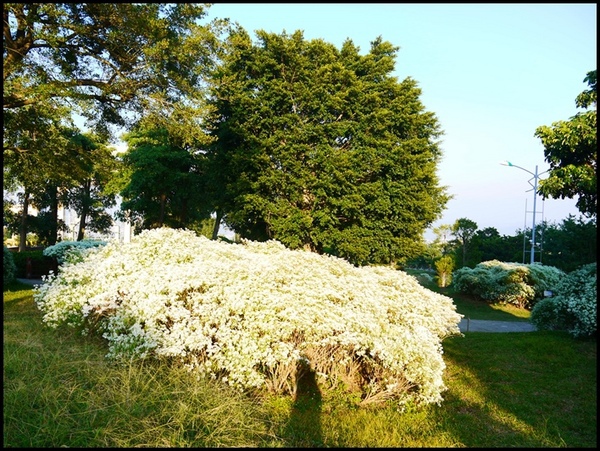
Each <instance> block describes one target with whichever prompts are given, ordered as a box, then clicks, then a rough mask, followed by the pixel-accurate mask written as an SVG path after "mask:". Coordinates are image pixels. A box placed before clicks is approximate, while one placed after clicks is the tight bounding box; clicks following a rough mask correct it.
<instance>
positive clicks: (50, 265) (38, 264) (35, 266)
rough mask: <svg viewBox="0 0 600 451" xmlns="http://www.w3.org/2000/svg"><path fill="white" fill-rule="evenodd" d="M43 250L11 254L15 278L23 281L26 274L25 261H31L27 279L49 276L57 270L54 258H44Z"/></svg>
mask: <svg viewBox="0 0 600 451" xmlns="http://www.w3.org/2000/svg"><path fill="white" fill-rule="evenodd" d="M43 252H44V251H43V249H36V250H29V251H23V252H12V256H13V260H14V262H15V266H16V267H17V271H16V277H17V278H21V279H25V278H28V274H27V260H28V259H31V272H30V274H29V278H31V279H39V278H41V277H42V276H46V275H48V274H50V271H54V272H55V273H56V271H57V270H58V268H57V266H58V264H57V262H56V259H55V258H52V257H46V256H45V255H44V254H43Z"/></svg>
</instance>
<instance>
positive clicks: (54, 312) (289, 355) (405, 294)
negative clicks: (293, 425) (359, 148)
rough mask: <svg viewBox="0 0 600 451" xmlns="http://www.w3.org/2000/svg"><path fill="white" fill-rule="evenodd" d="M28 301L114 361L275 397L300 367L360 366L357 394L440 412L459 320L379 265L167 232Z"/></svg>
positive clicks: (321, 370)
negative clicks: (176, 369)
mask: <svg viewBox="0 0 600 451" xmlns="http://www.w3.org/2000/svg"><path fill="white" fill-rule="evenodd" d="M34 299H35V302H36V304H37V306H38V307H39V309H40V310H41V311H42V312H43V315H44V316H43V320H44V322H45V323H47V324H48V325H50V326H53V327H56V326H58V325H59V324H63V323H65V324H69V325H72V326H79V327H82V328H83V331H84V333H88V332H91V331H99V332H101V333H102V334H103V337H104V338H106V339H107V340H108V343H109V356H110V357H113V358H120V357H126V358H130V357H131V356H146V355H153V356H156V357H169V358H173V359H175V360H177V361H180V362H182V363H184V364H186V365H188V366H189V367H190V368H193V369H196V370H199V371H201V372H203V373H205V374H208V375H210V376H212V377H214V378H219V379H222V380H223V381H226V382H228V383H229V384H231V385H233V386H236V387H240V388H252V387H280V388H279V389H280V390H283V391H285V387H286V386H287V387H288V391H290V390H293V389H289V386H290V384H289V380H288V381H287V382H286V383H285V384H282V383H281V381H279V382H278V381H274V380H270V378H271V379H272V378H274V377H277V375H279V377H281V375H282V374H284V375H286V376H285V377H287V378H288V379H290V380H292V382H293V380H295V379H294V378H295V376H297V375H295V374H294V370H293V369H294V368H296V367H297V366H298V365H299V364H300V363H302V362H308V363H309V364H310V365H311V366H312V367H313V368H314V369H315V370H316V371H317V374H318V375H319V376H320V377H321V378H323V379H324V380H326V379H327V378H328V376H331V377H330V381H332V380H333V379H335V377H334V370H333V368H335V367H336V366H337V367H339V366H340V365H341V366H346V367H347V368H350V367H352V365H354V366H357V365H358V366H360V365H363V366H365V365H366V366H368V367H369V368H371V373H370V374H372V375H373V377H372V378H371V380H368V381H365V383H364V384H363V386H362V387H363V391H364V390H367V389H368V391H369V392H370V393H371V394H373V393H380V394H382V393H386V391H387V392H388V393H387V394H388V395H390V394H393V395H394V396H393V397H394V398H395V399H398V400H399V402H404V401H408V400H414V401H417V402H424V403H439V402H441V400H442V397H441V393H442V392H443V391H444V390H445V388H446V387H445V385H444V382H443V380H442V375H443V371H444V368H445V364H444V361H443V359H442V353H443V348H442V340H443V339H444V338H445V337H448V336H450V335H459V334H460V330H459V328H458V323H459V321H460V319H461V317H462V315H460V314H458V313H457V312H456V307H455V305H454V303H453V301H452V299H451V298H449V297H446V296H443V295H440V294H437V293H434V292H433V291H430V290H427V289H425V288H423V287H422V286H421V285H420V284H419V283H418V281H417V280H416V279H415V278H414V277H412V276H409V275H408V274H406V273H404V272H402V271H397V270H394V269H392V268H389V267H382V266H374V267H362V268H358V267H355V266H353V265H351V264H350V263H348V262H347V261H345V260H342V259H339V258H335V257H329V256H323V255H318V254H316V253H312V252H308V251H301V250H296V251H292V250H288V249H286V248H285V247H284V246H283V245H282V244H280V243H278V242H276V241H268V242H263V243H259V242H252V241H246V242H244V243H242V244H230V243H225V242H221V241H211V240H209V239H207V238H204V237H201V236H197V235H195V234H194V233H193V232H191V231H187V230H173V229H168V228H161V229H155V230H148V231H144V232H142V233H141V234H140V235H138V236H137V237H135V239H134V240H132V242H131V243H126V244H122V243H117V242H111V243H108V244H107V245H106V246H104V247H102V248H98V249H97V250H96V251H94V252H90V253H88V254H87V255H86V256H85V257H84V258H83V260H82V261H81V262H79V263H76V264H67V265H66V266H65V267H64V268H63V269H62V270H61V272H60V274H58V275H56V276H54V275H52V276H50V277H48V279H47V280H46V283H45V284H43V285H41V286H39V287H38V288H36V290H35V292H34ZM317 355H319V356H321V357H322V358H321V361H319V362H316V361H311V356H317ZM327 359H329V362H326V360H327ZM286 368H288V369H289V368H292V370H291V371H288V372H287V373H286V370H285V369H286ZM336 371H338V373H337V374H340V371H339V368H337V370H336ZM288 373H289V374H288ZM341 373H343V371H341ZM282 387H283V388H282ZM398 387H405V389H404V390H403V392H398ZM406 387H410V389H409V388H406ZM394 390H396V392H394ZM388 397H392V396H388Z"/></svg>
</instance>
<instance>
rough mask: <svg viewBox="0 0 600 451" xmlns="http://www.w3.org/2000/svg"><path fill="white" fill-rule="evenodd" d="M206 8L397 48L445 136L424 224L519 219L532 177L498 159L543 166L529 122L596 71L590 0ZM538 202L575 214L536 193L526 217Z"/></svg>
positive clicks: (497, 223)
mask: <svg viewBox="0 0 600 451" xmlns="http://www.w3.org/2000/svg"><path fill="white" fill-rule="evenodd" d="M208 14H209V15H208V19H212V18H216V17H219V18H225V17H228V18H230V19H231V20H232V21H236V22H238V23H239V24H240V25H241V26H242V27H244V28H245V29H246V30H247V31H248V32H249V33H250V34H251V35H253V33H254V31H255V30H258V29H263V30H266V31H270V32H274V33H281V32H283V31H284V30H285V31H286V32H287V33H288V34H290V33H293V32H294V31H296V30H303V32H304V37H305V39H307V40H310V39H316V38H322V39H324V40H325V41H327V42H330V43H332V44H334V45H335V46H336V47H338V48H340V47H341V45H342V43H343V42H344V40H345V39H346V38H349V39H351V40H352V41H353V42H354V44H355V45H357V46H359V47H360V49H361V52H362V53H363V54H364V53H367V52H368V50H369V48H370V42H371V41H373V40H374V39H375V38H376V37H378V36H381V37H382V38H383V39H384V40H386V41H390V42H391V43H392V44H394V45H396V46H399V47H400V50H399V52H398V55H397V60H396V70H395V73H394V75H395V76H397V77H398V79H399V80H403V79H404V78H406V77H411V78H413V79H415V80H416V81H417V82H418V85H419V87H420V88H421V90H422V96H421V101H422V102H423V104H424V105H425V107H426V109H427V110H429V111H432V112H433V113H435V114H436V116H437V117H438V119H439V121H440V125H441V128H442V129H443V130H444V132H445V134H444V136H443V138H442V145H441V146H442V151H443V153H444V158H443V160H442V162H441V163H440V165H439V173H438V174H439V177H440V181H441V184H442V185H444V186H447V187H448V192H449V193H450V194H452V195H454V199H453V200H451V201H450V202H449V203H448V205H447V208H446V210H445V212H444V214H443V216H442V218H441V219H440V220H439V221H437V222H436V223H435V224H434V225H436V226H437V225H440V224H452V223H453V222H454V221H455V220H456V219H458V218H463V217H464V218H468V219H471V220H473V221H475V222H476V223H477V225H478V226H479V228H480V229H483V228H485V227H495V228H496V229H498V231H499V232H500V233H501V234H503V235H514V234H515V231H516V230H517V229H522V228H523V227H524V226H525V225H527V227H531V225H532V214H531V213H528V214H527V217H526V216H525V208H526V205H525V204H526V202H527V210H528V211H531V210H532V209H533V193H532V192H531V191H529V192H528V190H530V189H531V186H530V185H529V184H528V180H529V179H531V178H532V176H531V175H530V174H528V173H526V172H524V171H522V170H520V169H517V168H509V167H505V166H501V165H500V164H499V162H500V161H502V160H509V161H511V162H512V163H514V164H516V165H518V166H522V167H523V168H525V169H527V170H529V171H531V172H535V167H536V165H537V166H538V171H539V173H542V172H543V171H545V170H547V169H548V167H549V166H548V165H547V164H546V162H545V159H544V149H543V146H542V144H541V142H540V140H539V139H538V138H536V137H535V136H534V133H535V129H536V128H537V127H538V126H541V125H551V124H552V123H553V122H555V121H558V120H568V119H569V118H570V117H571V116H573V115H574V114H575V113H577V112H578V110H577V109H576V107H575V97H576V96H577V95H578V94H579V93H580V92H582V91H583V90H585V89H587V85H586V84H585V83H584V82H583V79H584V78H585V76H586V74H587V72H589V71H591V70H594V69H596V53H597V45H596V42H597V35H596V14H597V7H596V4H595V3H579V4H516V3H499V4H491V3H488V4H473V5H471V4H402V3H385V4H378V3H374V4H366V3H363V4H354V3H352V4H350V3H348V4H346V3H322V4H318V3H282V4H266V3H217V4H213V5H212V6H211V7H210V9H209V10H208ZM541 177H542V178H543V177H544V176H543V175H542V176H541ZM542 205H543V210H544V218H545V219H546V220H548V221H551V222H557V223H560V222H561V221H562V220H563V219H564V218H566V217H567V215H568V214H570V213H571V214H574V215H576V216H578V215H579V212H578V210H577V209H576V208H575V200H552V199H549V200H547V201H545V202H544V203H543V204H542V201H541V198H540V197H538V202H537V208H536V210H537V211H538V214H537V215H536V223H539V221H540V219H541V218H540V216H541V213H539V212H541V211H542ZM525 221H527V222H526V223H525ZM432 236H433V235H432V234H431V233H430V232H428V233H427V234H426V237H428V238H431V237H432Z"/></svg>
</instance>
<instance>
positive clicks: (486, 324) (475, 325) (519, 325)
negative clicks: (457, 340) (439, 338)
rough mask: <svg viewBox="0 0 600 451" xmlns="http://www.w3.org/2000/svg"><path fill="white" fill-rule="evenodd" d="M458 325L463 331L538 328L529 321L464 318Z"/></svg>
mask: <svg viewBox="0 0 600 451" xmlns="http://www.w3.org/2000/svg"><path fill="white" fill-rule="evenodd" d="M458 327H459V329H460V331H461V332H533V331H535V330H537V328H536V327H535V326H534V325H533V324H531V323H530V322H527V321H488V320H481V319H468V318H463V319H461V320H460V323H459V324H458Z"/></svg>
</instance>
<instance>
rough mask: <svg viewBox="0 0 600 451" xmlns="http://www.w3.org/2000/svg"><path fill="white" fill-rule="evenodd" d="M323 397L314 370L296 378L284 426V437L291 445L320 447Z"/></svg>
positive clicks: (321, 442)
mask: <svg viewBox="0 0 600 451" xmlns="http://www.w3.org/2000/svg"><path fill="white" fill-rule="evenodd" d="M322 403H323V397H322V395H321V390H320V389H319V387H318V385H317V379H316V374H315V372H314V371H312V370H310V371H306V372H305V373H304V375H303V376H302V377H301V378H300V379H299V380H298V389H297V392H296V398H295V399H294V405H293V406H292V412H291V414H290V418H289V420H288V422H287V425H286V428H285V439H286V441H287V442H288V443H289V444H290V446H292V447H301V448H322V447H324V446H325V444H324V443H323V434H322V430H321V406H322Z"/></svg>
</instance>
